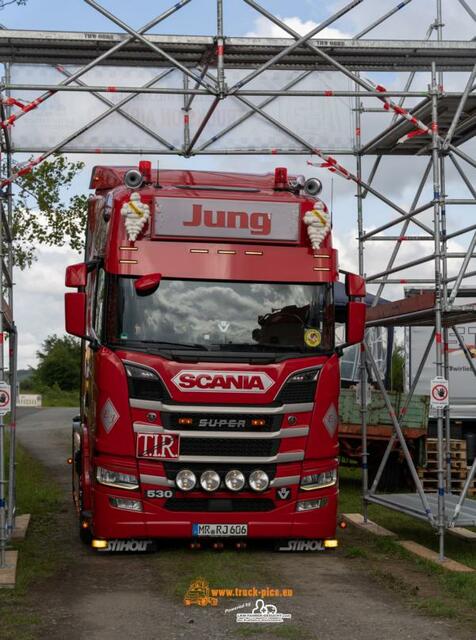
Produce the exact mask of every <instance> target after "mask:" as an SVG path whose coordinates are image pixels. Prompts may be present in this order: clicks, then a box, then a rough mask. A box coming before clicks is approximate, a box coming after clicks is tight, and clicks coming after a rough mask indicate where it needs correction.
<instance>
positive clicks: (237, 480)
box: [225, 469, 245, 491]
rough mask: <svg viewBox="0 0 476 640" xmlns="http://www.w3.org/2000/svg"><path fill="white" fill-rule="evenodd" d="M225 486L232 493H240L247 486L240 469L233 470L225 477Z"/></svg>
mask: <svg viewBox="0 0 476 640" xmlns="http://www.w3.org/2000/svg"><path fill="white" fill-rule="evenodd" d="M225 484H226V486H227V488H228V489H230V491H240V490H241V489H243V487H244V486H245V476H244V475H243V474H242V473H241V471H240V470H239V469H231V471H228V473H227V474H226V476H225Z"/></svg>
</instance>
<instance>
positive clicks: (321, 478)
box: [301, 469, 337, 491]
mask: <svg viewBox="0 0 476 640" xmlns="http://www.w3.org/2000/svg"><path fill="white" fill-rule="evenodd" d="M336 482H337V469H332V470H331V471H323V472H322V473H311V474H310V475H308V476H303V477H302V478H301V489H303V490H304V491H311V490H312V489H325V488H326V487H332V486H334V485H335V483H336Z"/></svg>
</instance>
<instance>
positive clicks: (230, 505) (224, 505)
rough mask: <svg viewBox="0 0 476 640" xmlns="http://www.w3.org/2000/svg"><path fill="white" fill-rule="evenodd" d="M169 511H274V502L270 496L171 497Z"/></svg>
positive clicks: (168, 502) (166, 506) (167, 502)
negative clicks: (230, 497) (229, 498)
mask: <svg viewBox="0 0 476 640" xmlns="http://www.w3.org/2000/svg"><path fill="white" fill-rule="evenodd" d="M165 508H166V509H168V510H169V511H206V512H221V513H223V512H231V511H233V512H237V511H272V510H273V509H274V502H273V501H272V500H270V499H269V498H234V499H233V500H228V499H221V498H208V499H207V498H169V499H168V500H167V501H166V502H165Z"/></svg>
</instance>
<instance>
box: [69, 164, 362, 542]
mask: <svg viewBox="0 0 476 640" xmlns="http://www.w3.org/2000/svg"><path fill="white" fill-rule="evenodd" d="M320 186H321V185H320V183H319V181H318V180H316V179H311V180H308V181H305V180H304V178H303V177H302V176H294V177H288V175H287V171H286V169H284V168H277V169H276V170H275V173H274V174H266V175H251V174H238V173H220V172H204V171H183V170H177V171H172V170H168V171H165V170H164V171H161V172H160V174H159V173H158V172H157V171H155V170H154V171H152V170H151V165H150V163H149V162H147V161H142V162H140V163H139V168H138V169H136V168H130V167H106V166H98V167H96V168H95V169H94V171H93V174H92V180H91V187H92V188H93V189H94V190H95V194H94V195H93V196H92V197H91V199H90V201H89V210H88V219H87V238H86V251H85V261H84V263H80V264H76V265H72V266H70V267H68V268H67V271H66V286H67V287H73V288H75V289H77V291H75V292H68V293H66V296H65V312H66V330H67V331H68V333H70V334H72V335H75V336H79V337H80V338H82V344H83V351H82V353H83V358H82V388H81V408H80V419H78V420H76V421H75V422H74V424H73V458H72V460H73V495H74V500H75V504H76V507H77V510H78V514H79V525H80V532H81V537H82V538H83V539H84V540H89V541H90V542H91V543H92V546H93V547H95V548H98V549H101V548H102V549H105V550H107V549H108V548H109V549H110V550H114V549H115V550H120V549H123V550H125V549H128V548H130V549H131V550H132V548H134V549H135V550H137V549H140V548H141V543H144V544H145V543H146V541H149V540H156V539H161V538H162V539H164V538H168V539H172V538H174V539H176V538H183V539H188V540H189V541H190V542H191V543H193V544H194V545H196V546H200V543H201V541H202V540H203V539H212V540H213V539H215V541H216V540H217V539H220V540H221V539H223V538H228V537H231V538H233V541H234V543H236V544H237V545H240V544H243V543H244V542H245V541H246V539H253V538H274V539H281V540H286V539H307V540H314V541H322V545H321V546H323V547H331V546H335V544H336V543H335V540H334V538H335V529H336V517H337V499H338V476H337V467H338V460H337V456H338V429H337V427H338V396H339V386H340V380H339V356H340V353H341V348H342V345H340V346H336V343H335V328H336V318H335V309H334V304H333V287H334V283H335V282H336V281H337V280H338V277H339V270H338V263H337V252H336V250H335V249H333V248H332V238H331V221H330V215H329V212H328V211H327V208H326V206H325V204H324V203H323V202H322V201H321V200H320V199H319V198H318V197H317V194H318V193H319V191H320ZM346 292H347V295H348V298H349V301H348V303H347V307H346V317H345V318H344V319H343V320H344V322H345V327H346V342H345V344H356V343H358V342H360V341H361V340H362V337H363V331H364V324H365V303H364V302H363V298H364V296H365V284H364V282H363V280H362V279H361V278H360V277H359V276H356V275H353V274H347V275H346ZM121 545H122V546H121Z"/></svg>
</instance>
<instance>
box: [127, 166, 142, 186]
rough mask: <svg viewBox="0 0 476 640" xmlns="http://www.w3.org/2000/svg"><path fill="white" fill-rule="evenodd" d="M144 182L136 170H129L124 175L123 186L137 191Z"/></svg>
mask: <svg viewBox="0 0 476 640" xmlns="http://www.w3.org/2000/svg"><path fill="white" fill-rule="evenodd" d="M143 182H144V176H143V175H142V173H141V172H140V171H138V170H137V169H129V171H126V173H125V174H124V184H125V185H126V187H129V189H138V188H139V187H140V186H141V185H142V183H143Z"/></svg>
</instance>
